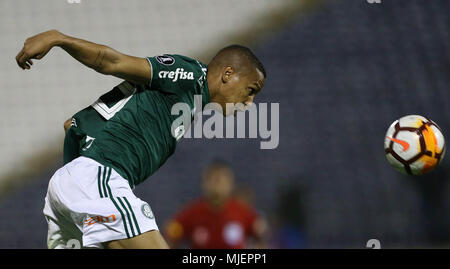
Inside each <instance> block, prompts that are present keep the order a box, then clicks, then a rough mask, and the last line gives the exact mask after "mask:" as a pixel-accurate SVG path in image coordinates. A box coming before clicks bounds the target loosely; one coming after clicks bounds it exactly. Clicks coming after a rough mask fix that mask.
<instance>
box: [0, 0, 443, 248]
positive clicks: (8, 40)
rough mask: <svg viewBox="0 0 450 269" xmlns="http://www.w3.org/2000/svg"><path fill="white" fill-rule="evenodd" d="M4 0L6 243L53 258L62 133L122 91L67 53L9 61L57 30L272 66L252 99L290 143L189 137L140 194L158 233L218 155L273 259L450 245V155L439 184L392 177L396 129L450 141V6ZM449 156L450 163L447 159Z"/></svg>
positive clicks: (2, 209) (2, 190) (0, 238)
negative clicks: (415, 118) (388, 136)
mask: <svg viewBox="0 0 450 269" xmlns="http://www.w3.org/2000/svg"><path fill="white" fill-rule="evenodd" d="M368 2H370V1H366V0H345V1H344V0H341V1H339V0H328V1H327V0H321V1H317V0H316V1H314V0H310V1H308V0H296V1H294V0H278V1H271V0H244V1H242V0H239V1H238V0H228V1H218V0H191V1H183V0H173V1H156V0H152V1H144V0H129V1H119V0H109V1H106V0H81V1H80V3H73V4H70V3H69V2H68V1H67V0H40V1H31V0H19V1H13V0H4V1H1V2H0V35H1V37H2V42H1V43H0V82H1V84H0V85H1V89H0V91H1V98H0V149H1V150H0V213H1V217H0V248H46V234H47V224H46V221H45V219H44V217H43V215H42V209H43V206H44V196H45V194H46V191H47V184H48V180H49V179H50V177H51V176H52V174H53V173H54V172H55V171H56V170H57V169H58V168H59V167H60V166H61V165H62V148H63V137H64V131H63V123H64V121H65V120H66V119H67V118H69V117H71V116H72V115H73V114H74V113H75V112H77V111H78V110H80V109H81V108H84V107H86V106H88V105H90V104H91V103H92V102H93V101H95V100H96V99H97V97H98V96H100V95H101V94H102V93H104V92H106V91H109V90H110V89H111V88H112V87H113V86H115V85H116V84H118V83H119V82H120V80H118V79H116V78H113V77H108V76H103V75H100V74H98V73H95V72H93V71H92V70H90V69H88V68H86V67H84V66H82V65H81V64H80V63H78V62H77V61H75V60H74V59H72V58H71V57H70V56H69V55H67V54H66V53H65V52H63V51H62V50H61V49H59V48H55V49H53V50H51V51H50V53H49V54H48V55H47V56H46V57H45V58H44V59H42V60H41V61H35V62H34V65H33V68H32V69H31V70H29V71H23V70H21V69H20V68H19V67H18V66H17V65H16V62H15V59H14V57H15V56H16V54H17V53H18V52H19V50H20V49H21V48H22V45H23V42H24V41H25V39H26V38H28V37H30V36H32V35H35V34H37V33H39V32H42V31H46V30H49V29H58V30H59V31H61V32H63V33H65V34H68V35H72V36H75V37H79V38H82V39H87V40H90V41H93V42H96V43H101V44H105V45H108V46H111V47H112V48H115V49H117V50H119V51H121V52H123V53H126V54H130V55H135V56H142V57H144V56H154V55H159V54H162V53H176V54H183V55H187V56H190V57H194V58H198V59H200V60H201V61H203V62H204V63H208V62H209V59H210V57H211V56H212V55H213V54H214V52H216V51H217V50H218V49H220V48H222V47H224V46H226V45H230V44H234V43H239V44H243V45H247V46H249V47H251V48H252V49H253V50H254V52H255V54H256V55H257V56H258V57H259V58H260V59H261V61H262V62H263V63H264V65H265V67H266V70H267V74H268V77H267V80H266V83H265V88H264V90H263V91H262V92H261V93H260V95H259V96H258V97H257V100H256V103H258V102H264V103H270V102H273V103H279V104H280V121H279V126H280V142H279V146H278V148H276V149H273V150H261V149H260V148H259V145H260V140H259V139H182V140H181V141H180V143H179V145H178V147H177V150H176V152H175V154H174V155H173V156H172V157H171V158H169V160H168V161H167V163H166V164H165V165H164V166H163V167H162V168H161V169H160V170H159V171H157V172H156V173H155V174H154V175H153V176H152V177H151V178H150V179H148V180H147V181H145V182H144V183H142V184H141V185H139V186H138V187H137V188H136V190H135V194H136V195H137V196H138V197H140V198H141V199H143V200H145V201H147V202H148V203H149V204H150V205H151V207H152V209H153V211H154V213H155V215H156V220H157V222H158V225H159V227H160V229H163V227H164V226H165V225H166V223H167V222H169V220H170V219H171V218H172V217H173V216H174V215H175V214H176V212H177V211H178V210H180V208H182V207H183V206H184V205H185V204H187V203H189V202H190V201H192V200H194V199H196V198H197V197H200V196H201V195H202V180H201V177H202V171H203V170H204V169H205V167H207V166H208V164H210V163H211V162H212V161H214V160H217V159H220V160H223V161H225V162H226V163H228V164H229V166H230V167H231V169H232V170H233V172H234V177H235V181H234V182H235V189H234V192H235V193H236V194H235V195H236V197H238V198H240V199H242V200H244V201H245V202H247V203H251V206H252V207H253V208H254V210H255V211H256V212H257V214H258V215H259V216H262V217H263V218H264V219H265V220H266V222H267V232H266V235H265V241H266V242H265V247H268V248H366V242H367V241H368V240H369V239H378V240H379V241H380V242H381V247H382V248H448V247H450V158H449V157H450V156H446V157H444V160H443V162H442V163H441V165H440V166H439V167H438V168H437V169H435V170H434V171H432V172H431V173H430V174H427V175H424V176H420V177H412V176H405V175H402V174H400V173H398V172H396V171H394V169H392V168H391V167H390V166H389V164H388V162H387V161H386V159H385V156H384V149H383V140H384V135H385V132H386V130H387V128H388V127H389V125H390V124H391V123H392V122H393V121H394V120H396V119H398V118H400V117H402V116H404V115H408V114H418V115H423V116H427V117H429V118H431V119H432V120H434V121H435V122H436V123H437V124H438V125H439V126H440V127H441V129H442V130H443V132H444V136H446V138H447V142H448V141H449V139H450V138H449V137H450V88H449V85H450V13H449V12H448V11H449V10H450V2H449V1H447V0H433V1H427V0H395V1H394V0H382V1H381V3H380V4H370V3H368ZM447 154H448V153H447Z"/></svg>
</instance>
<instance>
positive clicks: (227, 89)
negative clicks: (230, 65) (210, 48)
mask: <svg viewBox="0 0 450 269" xmlns="http://www.w3.org/2000/svg"><path fill="white" fill-rule="evenodd" d="M228 75H229V76H228ZM224 76H225V77H224V78H223V79H222V80H223V81H224V83H223V84H222V91H221V92H222V95H223V96H222V98H221V99H222V100H221V102H219V103H220V105H221V106H222V109H223V112H224V115H225V116H228V115H231V114H232V113H234V114H235V115H236V112H237V111H236V110H234V109H233V105H236V104H238V103H241V104H244V106H245V107H246V106H250V105H251V104H252V103H253V100H254V98H255V96H256V94H258V93H259V92H260V91H261V89H262V88H263V86H264V75H263V73H262V72H261V71H259V70H258V69H256V68H254V70H251V71H249V72H246V73H243V74H239V73H235V72H233V70H231V74H227V72H226V71H225V72H224ZM227 103H228V104H229V105H227ZM230 104H231V105H230ZM245 107H242V110H244V109H245Z"/></svg>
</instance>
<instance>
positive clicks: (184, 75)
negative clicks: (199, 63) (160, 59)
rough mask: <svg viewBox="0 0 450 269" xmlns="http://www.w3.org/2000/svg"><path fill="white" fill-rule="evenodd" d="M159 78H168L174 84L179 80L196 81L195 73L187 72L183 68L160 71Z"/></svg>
mask: <svg viewBox="0 0 450 269" xmlns="http://www.w3.org/2000/svg"><path fill="white" fill-rule="evenodd" d="M158 76H159V78H168V79H171V80H172V81H173V82H175V81H177V80H178V79H188V80H194V72H186V71H184V69H183V68H177V69H176V70H175V71H160V72H159V73H158Z"/></svg>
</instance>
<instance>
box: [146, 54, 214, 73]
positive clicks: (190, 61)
mask: <svg viewBox="0 0 450 269" xmlns="http://www.w3.org/2000/svg"><path fill="white" fill-rule="evenodd" d="M147 58H148V59H150V60H151V61H152V62H154V63H156V64H157V65H160V66H161V67H165V68H167V69H171V68H178V67H184V68H188V69H193V70H201V69H204V68H206V65H205V64H203V63H202V62H200V61H199V60H197V59H194V58H191V57H188V56H185V55H180V54H162V55H157V56H154V57H147Z"/></svg>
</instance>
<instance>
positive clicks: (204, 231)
mask: <svg viewBox="0 0 450 269" xmlns="http://www.w3.org/2000/svg"><path fill="white" fill-rule="evenodd" d="M202 183H203V184H202V187H203V196H202V197H201V198H198V199H196V200H194V201H193V202H191V203H189V204H188V205H185V206H184V207H183V209H182V210H180V211H179V212H177V213H176V214H175V216H174V217H173V218H172V220H171V221H169V223H168V224H167V226H166V230H165V231H166V235H167V239H168V241H169V243H170V244H171V246H172V247H177V246H179V245H180V244H182V243H183V242H186V243H188V245H189V248H194V249H199V248H202V249H218V248H219V249H225V248H226V249H228V248H237V249H240V248H246V247H249V240H250V239H254V242H255V243H256V244H255V245H258V247H262V246H264V240H263V239H264V235H265V230H266V222H265V220H264V219H263V218H261V217H260V216H259V214H258V213H257V212H256V211H255V210H254V209H253V208H252V207H251V206H250V205H249V204H245V203H243V202H241V201H240V200H239V199H237V197H234V196H233V195H232V191H233V185H234V173H233V171H232V170H231V168H230V167H229V166H228V165H226V164H224V163H222V162H214V163H212V164H211V165H209V166H208V167H207V168H206V169H205V171H204V173H203V178H202Z"/></svg>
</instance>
